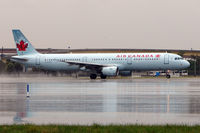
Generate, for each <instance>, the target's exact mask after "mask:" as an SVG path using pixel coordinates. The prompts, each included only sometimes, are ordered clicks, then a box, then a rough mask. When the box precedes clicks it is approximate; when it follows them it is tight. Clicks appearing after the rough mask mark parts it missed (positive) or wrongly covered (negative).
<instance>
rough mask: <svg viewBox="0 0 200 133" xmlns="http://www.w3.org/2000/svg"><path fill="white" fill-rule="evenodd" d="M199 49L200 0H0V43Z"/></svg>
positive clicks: (0, 44) (76, 46) (54, 46)
mask: <svg viewBox="0 0 200 133" xmlns="http://www.w3.org/2000/svg"><path fill="white" fill-rule="evenodd" d="M12 29H21V31H22V32H23V33H24V34H25V36H26V37H27V38H28V39H29V41H31V43H32V44H33V45H34V47H35V48H67V47H68V46H71V48H148V49H149V48H150V49H151V48H161V49H191V48H193V49H197V50H200V0H0V46H3V47H9V48H13V47H15V44H14V41H13V36H12V32H11V30H12Z"/></svg>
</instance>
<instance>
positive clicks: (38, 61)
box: [35, 55, 40, 66]
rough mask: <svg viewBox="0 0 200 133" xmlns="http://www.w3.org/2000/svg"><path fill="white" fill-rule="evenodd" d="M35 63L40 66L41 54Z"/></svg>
mask: <svg viewBox="0 0 200 133" xmlns="http://www.w3.org/2000/svg"><path fill="white" fill-rule="evenodd" d="M35 64H36V66H39V65H40V56H39V55H38V56H36V59H35Z"/></svg>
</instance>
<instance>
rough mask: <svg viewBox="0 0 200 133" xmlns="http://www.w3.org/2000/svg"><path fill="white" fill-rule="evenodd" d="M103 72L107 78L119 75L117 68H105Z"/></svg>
mask: <svg viewBox="0 0 200 133" xmlns="http://www.w3.org/2000/svg"><path fill="white" fill-rule="evenodd" d="M101 72H102V74H103V75H106V76H116V75H118V68H117V67H116V66H111V67H103V68H102V70H101Z"/></svg>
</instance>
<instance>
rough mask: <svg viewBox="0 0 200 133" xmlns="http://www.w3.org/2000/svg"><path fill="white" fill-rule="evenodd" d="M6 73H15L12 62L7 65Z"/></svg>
mask: <svg viewBox="0 0 200 133" xmlns="http://www.w3.org/2000/svg"><path fill="white" fill-rule="evenodd" d="M6 71H7V72H9V73H11V72H14V71H15V65H14V64H13V63H12V62H8V63H7V64H6Z"/></svg>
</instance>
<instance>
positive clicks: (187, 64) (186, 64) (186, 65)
mask: <svg viewBox="0 0 200 133" xmlns="http://www.w3.org/2000/svg"><path fill="white" fill-rule="evenodd" d="M184 64H185V67H186V68H188V67H190V62H189V61H187V60H185V63H184Z"/></svg>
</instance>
